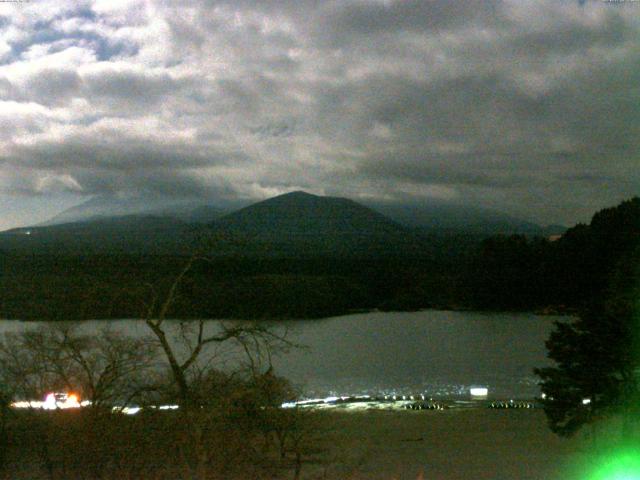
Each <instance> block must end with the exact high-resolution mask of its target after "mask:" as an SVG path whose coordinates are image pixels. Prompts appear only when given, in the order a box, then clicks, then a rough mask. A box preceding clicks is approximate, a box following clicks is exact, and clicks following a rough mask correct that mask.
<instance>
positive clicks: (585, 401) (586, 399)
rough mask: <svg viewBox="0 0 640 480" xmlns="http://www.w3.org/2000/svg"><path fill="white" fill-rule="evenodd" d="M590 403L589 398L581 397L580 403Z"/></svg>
mask: <svg viewBox="0 0 640 480" xmlns="http://www.w3.org/2000/svg"><path fill="white" fill-rule="evenodd" d="M590 403H591V399H590V398H583V399H582V404H583V405H589V404H590Z"/></svg>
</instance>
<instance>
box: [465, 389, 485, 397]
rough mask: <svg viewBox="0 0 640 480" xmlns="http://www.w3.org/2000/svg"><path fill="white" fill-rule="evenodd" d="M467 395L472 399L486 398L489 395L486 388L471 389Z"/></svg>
mask: <svg viewBox="0 0 640 480" xmlns="http://www.w3.org/2000/svg"><path fill="white" fill-rule="evenodd" d="M469 393H470V394H471V396H472V397H486V396H487V395H488V394H489V389H488V388H487V387H471V388H470V389H469Z"/></svg>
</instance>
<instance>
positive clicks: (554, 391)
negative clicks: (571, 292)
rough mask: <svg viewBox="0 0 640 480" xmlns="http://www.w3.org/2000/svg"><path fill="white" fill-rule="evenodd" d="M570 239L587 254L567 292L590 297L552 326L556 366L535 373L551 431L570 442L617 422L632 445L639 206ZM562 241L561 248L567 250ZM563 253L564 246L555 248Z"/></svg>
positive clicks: (639, 295) (610, 214) (614, 212)
mask: <svg viewBox="0 0 640 480" xmlns="http://www.w3.org/2000/svg"><path fill="white" fill-rule="evenodd" d="M568 238H569V239H571V238H574V239H575V238H577V240H574V241H578V242H579V244H580V245H581V246H582V249H583V250H582V251H583V252H589V253H590V256H589V257H585V258H584V259H583V261H582V263H581V264H580V265H579V266H578V267H577V268H576V269H574V273H576V272H577V274H579V275H582V276H583V277H578V276H576V277H574V284H575V285H574V288H582V289H584V291H585V293H587V294H588V295H589V297H588V298H586V299H585V300H584V302H583V305H582V307H581V309H580V311H579V315H578V318H577V319H576V320H571V321H563V322H556V326H555V330H554V331H553V332H552V334H551V335H550V337H549V340H548V341H547V349H548V355H549V358H551V359H552V360H553V361H554V362H555V365H554V366H553V367H549V368H542V369H538V370H536V373H537V375H538V376H539V377H540V379H541V387H542V391H543V393H544V394H545V396H546V398H545V401H544V408H545V413H546V414H547V418H548V420H549V425H550V427H551V429H552V430H553V431H554V432H556V433H558V434H559V435H564V436H570V435H573V434H574V433H576V432H577V431H578V430H579V429H580V428H581V427H582V426H584V425H586V424H590V423H594V422H596V421H598V420H601V419H607V418H612V417H616V416H619V417H621V418H622V421H623V433H624V436H625V437H626V438H627V439H635V441H637V434H638V432H637V422H638V417H639V416H640V415H639V414H640V408H639V405H640V208H639V201H638V199H634V200H632V201H630V202H624V203H623V204H621V205H620V206H619V207H617V208H615V209H608V210H604V211H603V212H600V213H599V214H597V215H596V216H595V217H594V219H593V221H592V223H591V225H590V226H589V227H580V228H579V229H577V230H575V231H574V232H572V233H571V236H570V237H568ZM568 241H569V240H565V242H568ZM562 247H563V248H566V243H565V245H562Z"/></svg>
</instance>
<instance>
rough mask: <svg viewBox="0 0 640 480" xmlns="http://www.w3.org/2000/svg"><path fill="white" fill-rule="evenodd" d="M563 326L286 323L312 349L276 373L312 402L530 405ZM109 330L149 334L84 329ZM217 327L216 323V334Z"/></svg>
mask: <svg viewBox="0 0 640 480" xmlns="http://www.w3.org/2000/svg"><path fill="white" fill-rule="evenodd" d="M557 319H558V317H540V316H536V315H532V314H481V313H476V312H449V311H422V312H371V313H362V314H355V315H348V316H343V317H334V318H328V319H323V320H299V321H287V322H280V323H278V324H277V328H281V329H282V330H285V329H286V330H287V331H288V332H289V338H290V339H291V340H293V341H294V342H296V343H298V344H303V345H305V346H306V348H304V349H294V350H292V351H291V352H289V353H288V354H284V355H281V356H278V357H276V358H274V367H275V371H276V372H277V373H278V374H280V375H283V376H285V377H287V378H289V379H290V380H291V381H292V382H293V383H294V384H296V385H298V386H299V387H300V389H301V390H302V392H303V393H304V395H305V396H308V397H327V396H331V395H335V396H341V395H372V396H376V395H410V394H422V393H424V394H426V395H428V396H430V397H440V398H443V397H465V396H467V397H468V394H469V388H470V387H471V386H485V387H488V388H489V397H490V398H530V397H533V396H536V395H538V393H539V390H538V387H537V381H536V378H535V377H534V376H533V372H532V370H533V368H534V367H539V366H544V365H546V364H548V360H547V359H546V351H545V346H544V342H545V340H546V339H547V337H548V335H549V332H550V331H551V328H552V323H553V321H554V320H557ZM105 324H107V325H109V326H110V328H114V329H116V330H119V331H122V332H123V333H127V334H129V335H135V336H138V335H144V334H147V329H146V326H145V325H144V322H142V321H140V320H118V321H108V322H107V321H100V322H98V321H91V322H86V323H85V325H84V328H86V329H88V330H95V329H97V328H99V326H101V325H105ZM176 324H177V322H176ZM176 324H174V325H176ZM35 325H37V323H32V324H29V326H35ZM215 326H216V322H213V321H212V322H211V324H210V325H209V328H215ZM23 328H25V324H24V323H22V322H12V321H0V332H6V331H16V330H21V329H23ZM27 328H28V327H27ZM218 358H219V359H220V361H221V362H224V361H225V359H226V361H231V360H229V359H231V358H233V351H231V350H229V349H227V350H226V351H221V352H218Z"/></svg>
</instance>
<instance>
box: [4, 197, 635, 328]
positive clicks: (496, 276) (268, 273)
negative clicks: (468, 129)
mask: <svg viewBox="0 0 640 480" xmlns="http://www.w3.org/2000/svg"><path fill="white" fill-rule="evenodd" d="M639 212H640V199H638V198H634V199H631V200H629V201H626V202H623V203H622V204H620V205H619V206H617V207H615V208H610V209H605V210H602V211H601V212H598V213H597V214H595V215H594V217H593V219H592V221H591V222H590V224H588V225H582V224H581V225H577V226H575V227H573V228H571V229H569V230H568V231H567V232H566V233H565V234H564V235H563V236H562V237H561V238H560V239H559V240H556V241H550V240H549V239H544V238H531V237H527V236H524V235H512V236H495V237H490V238H484V239H483V238H480V237H475V236H465V235H430V236H428V237H424V238H423V239H422V240H423V245H424V248H423V249H421V250H420V249H416V248H413V249H411V251H406V252H404V253H403V252H398V251H397V249H395V250H394V249H391V250H389V251H388V252H386V253H384V251H382V250H381V251H380V252H377V253H376V254H370V255H366V256H358V255H356V254H352V255H344V254H340V255H338V254H337V253H336V254H335V255H329V254H326V253H325V254H322V255H320V254H318V255H316V256H314V255H313V252H310V253H307V254H305V255H304V256H286V255H285V256H279V255H277V254H275V253H274V252H273V251H271V250H269V247H268V245H265V246H264V248H263V250H262V251H261V253H260V252H258V253H256V252H253V253H248V252H245V253H238V252H237V251H236V252H235V253H233V254H231V253H224V252H218V253H215V249H214V254H213V255H208V256H209V257H210V261H209V262H206V263H203V264H200V265H197V266H194V268H193V271H192V272H191V274H190V275H189V277H188V279H185V282H183V284H181V287H180V290H179V292H178V293H179V295H178V296H177V298H176V301H175V302H174V303H173V304H172V307H171V310H170V312H169V313H170V315H171V316H173V318H185V319H188V318H251V319H261V318H315V317H326V316H331V315H339V314H345V313H348V312H350V311H353V310H360V309H374V308H378V309H384V310H413V309H420V308H463V309H480V310H512V311H523V310H534V311H542V310H546V311H549V312H553V311H559V312H568V313H571V312H576V311H578V310H580V309H582V308H584V307H585V306H586V305H587V303H588V302H589V300H590V299H592V298H594V297H597V296H599V295H601V294H602V292H603V291H604V290H605V289H606V287H607V285H608V282H609V278H610V276H611V274H612V273H613V270H614V266H615V265H616V264H617V262H618V261H619V259H620V258H622V257H623V256H624V255H626V252H628V251H629V249H630V248H631V246H632V245H633V243H634V242H636V241H637V239H638V230H639V229H640V213H639ZM188 258H189V257H188V256H186V257H185V256H181V255H177V254H176V255H171V254H166V255H142V254H133V253H123V252H114V253H111V254H82V252H78V253H76V254H56V255H53V254H34V255H26V254H17V253H12V254H6V253H5V254H2V253H1V252H0V317H1V318H20V319H52V320H68V319H84V318H131V317H140V316H141V314H140V311H139V305H140V300H141V299H142V298H144V296H145V295H146V294H147V293H148V292H147V290H146V287H144V286H145V285H147V284H153V285H154V288H155V289H156V290H157V291H159V292H163V291H164V292H166V291H167V290H168V289H169V287H170V285H171V282H172V280H173V279H174V278H175V275H177V273H178V272H179V271H180V268H182V266H183V265H184V264H185V262H186V261H187V260H188ZM34 298H35V299H38V301H37V302H34V301H33V299H34Z"/></svg>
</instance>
